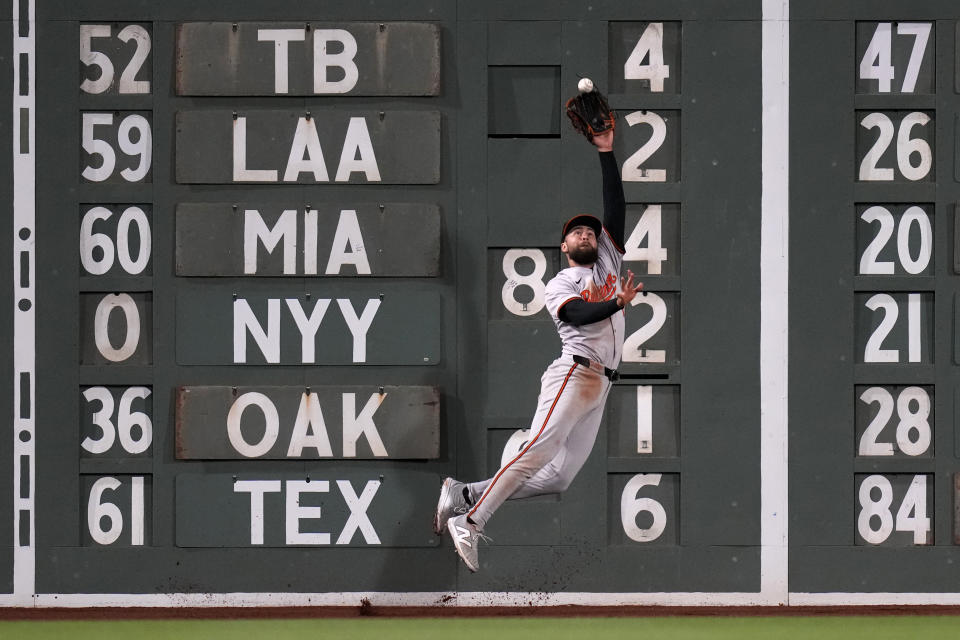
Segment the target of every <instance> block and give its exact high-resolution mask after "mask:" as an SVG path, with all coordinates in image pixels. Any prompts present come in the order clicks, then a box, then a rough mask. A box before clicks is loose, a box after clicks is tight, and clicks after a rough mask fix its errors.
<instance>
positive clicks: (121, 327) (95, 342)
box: [80, 292, 153, 364]
mask: <svg viewBox="0 0 960 640" xmlns="http://www.w3.org/2000/svg"><path fill="white" fill-rule="evenodd" d="M152 321H153V295H152V293H149V292H137V293H108V294H103V293H81V294H80V327H81V335H80V364H149V363H150V362H152V360H153V327H152Z"/></svg>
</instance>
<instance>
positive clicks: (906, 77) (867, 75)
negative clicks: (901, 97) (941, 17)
mask: <svg viewBox="0 0 960 640" xmlns="http://www.w3.org/2000/svg"><path fill="white" fill-rule="evenodd" d="M857 26H858V31H860V30H861V27H862V28H864V29H866V28H868V27H869V25H867V24H860V25H857ZM932 30H933V23H931V22H898V23H896V33H897V36H904V37H903V38H897V40H898V41H900V40H904V41H906V40H907V38H912V39H913V42H912V46H910V53H909V58H908V59H907V61H906V65H905V66H906V68H905V69H904V68H903V65H902V63H901V66H900V67H899V68H897V65H895V64H894V52H895V47H894V37H893V33H894V24H893V23H891V22H879V23H876V26H875V27H874V30H873V36H872V37H871V38H870V43H869V44H868V45H867V47H866V50H865V51H864V52H863V55H862V56H861V57H860V65H859V76H858V78H859V79H860V80H865V81H873V80H876V81H877V84H876V87H877V92H878V93H891V92H892V91H893V81H894V79H896V78H897V77H898V76H899V77H902V78H903V82H902V84H901V86H900V93H914V92H915V91H916V89H917V80H918V78H919V77H920V72H921V68H922V67H923V63H924V58H925V57H926V55H927V50H928V49H927V45H928V43H929V42H930V35H931V31H932ZM859 39H860V38H859V36H858V40H859ZM898 44H900V43H899V42H898ZM899 48H902V45H901V47H898V49H899ZM931 49H932V47H931ZM897 52H898V53H899V50H898V51H897ZM898 57H899V56H898ZM928 66H932V62H931V64H930V65H928ZM925 71H926V76H925V85H924V86H923V87H922V90H923V91H924V92H931V93H932V91H933V88H934V87H933V86H932V84H933V80H932V70H926V69H925ZM870 86H871V87H872V86H873V85H872V84H871V85H870Z"/></svg>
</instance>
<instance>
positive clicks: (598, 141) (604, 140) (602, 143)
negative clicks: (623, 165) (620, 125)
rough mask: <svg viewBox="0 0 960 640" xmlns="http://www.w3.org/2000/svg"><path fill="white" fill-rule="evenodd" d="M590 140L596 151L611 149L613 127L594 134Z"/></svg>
mask: <svg viewBox="0 0 960 640" xmlns="http://www.w3.org/2000/svg"><path fill="white" fill-rule="evenodd" d="M590 142H592V143H593V144H595V145H596V146H597V151H613V129H608V130H607V131H604V132H603V133H598V134H596V135H595V136H593V138H592V139H591V140H590Z"/></svg>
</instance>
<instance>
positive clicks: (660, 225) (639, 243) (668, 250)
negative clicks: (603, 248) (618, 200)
mask: <svg viewBox="0 0 960 640" xmlns="http://www.w3.org/2000/svg"><path fill="white" fill-rule="evenodd" d="M640 206H642V207H643V208H642V211H641V213H640V214H639V217H637V213H636V212H635V210H636V208H637V205H628V206H627V224H628V228H629V224H630V222H631V221H633V220H634V219H636V224H634V225H633V231H631V232H630V234H629V235H628V236H627V237H626V240H625V241H624V245H623V248H624V251H625V253H624V256H623V261H624V262H631V263H645V264H641V265H636V266H635V265H630V266H631V268H632V269H633V271H634V272H635V273H638V274H641V275H643V274H646V275H675V274H677V273H679V271H680V267H679V259H680V257H679V256H680V252H679V247H680V234H679V214H680V207H679V205H677V204H649V205H640Z"/></svg>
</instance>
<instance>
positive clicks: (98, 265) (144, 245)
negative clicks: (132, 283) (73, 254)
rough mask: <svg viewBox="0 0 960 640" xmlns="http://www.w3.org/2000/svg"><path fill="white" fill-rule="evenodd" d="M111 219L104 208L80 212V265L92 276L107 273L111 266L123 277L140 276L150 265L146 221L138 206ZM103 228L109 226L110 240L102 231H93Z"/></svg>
mask: <svg viewBox="0 0 960 640" xmlns="http://www.w3.org/2000/svg"><path fill="white" fill-rule="evenodd" d="M113 216H114V211H111V210H110V209H109V208H108V207H106V206H96V207H92V208H90V209H88V210H87V211H85V212H84V214H83V217H82V218H81V221H80V264H81V265H82V266H83V269H84V271H86V272H87V273H88V274H89V275H92V276H100V275H104V274H106V273H108V272H109V271H110V270H111V269H113V267H114V263H115V262H116V263H119V265H120V268H121V269H123V272H124V273H126V274H128V275H133V276H135V275H140V274H142V273H143V272H144V271H145V270H146V268H147V266H148V265H149V264H150V256H151V250H152V233H151V231H150V220H149V219H148V217H147V214H146V213H145V212H144V210H143V208H142V207H140V206H130V207H126V208H125V209H124V210H123V211H122V212H121V213H120V215H119V217H118V218H117V220H116V221H115V222H114V220H112V218H113ZM98 223H100V224H98ZM114 224H115V226H114ZM106 225H110V227H111V228H110V229H109V231H110V232H112V234H113V236H112V237H111V235H110V234H109V233H104V231H103V230H96V229H97V228H101V229H102V228H103V227H104V226H106ZM133 229H135V230H136V233H135V234H133V233H132V230H133ZM134 239H135V240H134Z"/></svg>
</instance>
